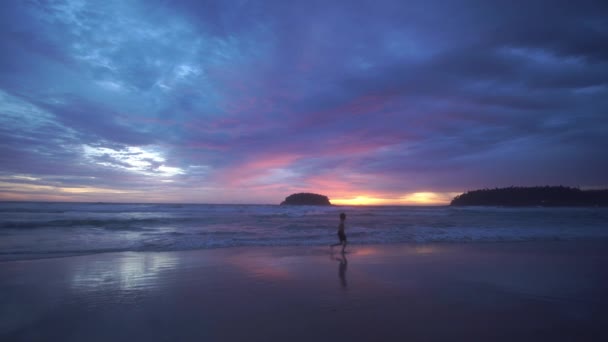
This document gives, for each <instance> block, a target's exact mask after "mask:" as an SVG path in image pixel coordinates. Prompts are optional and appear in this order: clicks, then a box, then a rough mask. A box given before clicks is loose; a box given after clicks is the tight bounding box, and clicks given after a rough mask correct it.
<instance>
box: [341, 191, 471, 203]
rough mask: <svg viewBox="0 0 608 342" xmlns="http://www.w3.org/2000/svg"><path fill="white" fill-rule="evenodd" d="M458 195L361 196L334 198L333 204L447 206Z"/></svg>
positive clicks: (420, 193)
mask: <svg viewBox="0 0 608 342" xmlns="http://www.w3.org/2000/svg"><path fill="white" fill-rule="evenodd" d="M458 194H460V193H454V192H414V193H410V194H406V195H404V196H401V197H397V198H386V197H374V196H369V195H361V196H356V197H350V198H349V197H342V198H332V199H331V203H333V204H336V205H446V204H448V203H450V201H451V200H452V198H454V196H456V195H458Z"/></svg>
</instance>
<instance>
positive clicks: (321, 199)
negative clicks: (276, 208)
mask: <svg viewBox="0 0 608 342" xmlns="http://www.w3.org/2000/svg"><path fill="white" fill-rule="evenodd" d="M281 205H331V203H330V202H329V198H327V196H323V195H319V194H311V193H299V194H292V195H289V196H287V197H286V198H285V200H284V201H283V202H281Z"/></svg>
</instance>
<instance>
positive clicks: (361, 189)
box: [0, 0, 608, 204]
mask: <svg viewBox="0 0 608 342" xmlns="http://www.w3.org/2000/svg"><path fill="white" fill-rule="evenodd" d="M607 41H608V5H607V4H606V2H605V1H577V2H572V1H559V0H558V1H555V0H552V1H525V2H523V1H522V2H520V1H473V0H471V1H458V2H453V1H429V0H425V1H402V0H395V1H392V0H386V1H384V0H380V1H378V0H376V1H352V0H351V1H329V2H327V1H306V2H290V1H279V0H272V1H245V0H234V1H233V0H222V1H194V0H192V1H160V0H159V1H142V0H139V1H135V0H132V1H129V0H115V1H84V0H39V1H35V0H31V1H17V0H7V1H2V2H1V3H0V49H1V50H2V51H3V52H2V54H0V199H4V200H85V201H124V202H129V201H160V202H166V201H171V202H204V203H279V202H280V201H281V200H282V199H283V198H284V197H285V196H287V195H289V194H291V193H293V192H300V191H312V192H319V193H323V194H326V195H328V196H329V197H330V198H331V199H332V200H333V201H334V202H335V203H343V204H366V203H367V204H415V203H422V204H429V203H430V204H432V203H445V202H447V201H449V199H450V198H451V196H453V195H454V194H456V193H459V192H462V191H465V190H468V189H474V188H483V187H495V186H509V185H545V184H546V185H559V184H561V185H569V186H579V187H607V186H608V158H606V157H605V154H606V152H605V146H608V44H606V42H607Z"/></svg>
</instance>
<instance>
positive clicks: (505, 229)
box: [0, 202, 608, 260]
mask: <svg viewBox="0 0 608 342" xmlns="http://www.w3.org/2000/svg"><path fill="white" fill-rule="evenodd" d="M342 212H344V213H346V215H347V219H346V234H347V236H348V242H349V244H350V245H351V246H356V245H365V244H394V243H429V242H446V243H469V242H510V241H512V242H517V241H554V240H598V239H608V208H502V207H449V206H439V207H403V206H377V207H375V206H331V207H315V206H278V205H207V204H114V203H112V204H108V203H38V202H37V203H30V202H4V203H0V260H22V259H38V258H47V257H56V256H67V255H78V254H93V253H104V252H115V251H176V250H192V249H208V248H220V247H236V246H323V245H329V244H331V243H335V242H337V236H336V231H337V227H338V223H339V218H338V215H339V214H340V213H342Z"/></svg>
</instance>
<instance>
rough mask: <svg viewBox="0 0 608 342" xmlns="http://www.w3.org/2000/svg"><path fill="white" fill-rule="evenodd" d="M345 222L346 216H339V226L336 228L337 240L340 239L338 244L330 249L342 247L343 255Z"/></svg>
mask: <svg viewBox="0 0 608 342" xmlns="http://www.w3.org/2000/svg"><path fill="white" fill-rule="evenodd" d="M345 220H346V214H344V213H342V214H340V225H339V226H338V238H339V239H340V242H339V243H334V244H333V245H331V247H334V246H340V245H342V253H344V249H345V248H346V233H344V221H345Z"/></svg>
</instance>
